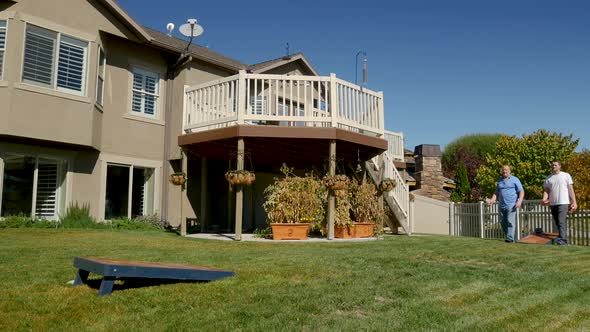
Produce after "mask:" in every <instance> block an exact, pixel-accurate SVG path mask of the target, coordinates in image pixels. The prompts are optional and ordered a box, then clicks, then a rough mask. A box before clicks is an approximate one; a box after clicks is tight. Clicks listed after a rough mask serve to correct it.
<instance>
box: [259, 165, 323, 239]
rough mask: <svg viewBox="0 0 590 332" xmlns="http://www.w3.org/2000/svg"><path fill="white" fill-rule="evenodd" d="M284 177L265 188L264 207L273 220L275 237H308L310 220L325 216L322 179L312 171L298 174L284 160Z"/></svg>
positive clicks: (317, 220) (272, 225)
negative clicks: (300, 175)
mask: <svg viewBox="0 0 590 332" xmlns="http://www.w3.org/2000/svg"><path fill="white" fill-rule="evenodd" d="M281 171H282V172H283V174H284V176H283V177H280V178H279V177H277V178H275V179H274V183H273V184H271V185H270V186H268V187H267V188H266V189H265V190H264V195H265V197H266V201H265V202H264V204H263V207H264V210H265V211H266V215H267V217H268V220H269V222H270V226H271V229H272V236H273V239H274V240H305V239H307V238H308V231H309V226H310V224H313V223H317V222H321V221H322V220H323V219H324V214H325V210H324V205H323V204H322V197H321V195H322V188H321V183H320V181H319V180H318V179H317V178H316V177H314V176H313V175H311V174H306V175H305V176H304V177H299V176H295V175H294V174H293V169H292V168H289V167H287V166H286V165H284V164H283V167H281Z"/></svg>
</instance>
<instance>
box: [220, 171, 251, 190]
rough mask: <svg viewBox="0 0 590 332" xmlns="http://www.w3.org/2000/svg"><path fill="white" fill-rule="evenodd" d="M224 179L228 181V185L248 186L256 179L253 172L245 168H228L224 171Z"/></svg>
mask: <svg viewBox="0 0 590 332" xmlns="http://www.w3.org/2000/svg"><path fill="white" fill-rule="evenodd" d="M225 179H226V180H227V182H229V184H230V186H237V185H242V186H244V185H245V186H249V185H251V184H252V183H254V181H255V180H256V175H255V174H254V172H250V171H246V170H230V171H227V172H225Z"/></svg>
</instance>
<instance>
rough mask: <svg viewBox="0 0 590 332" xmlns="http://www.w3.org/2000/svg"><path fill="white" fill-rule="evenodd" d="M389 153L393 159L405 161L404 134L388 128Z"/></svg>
mask: <svg viewBox="0 0 590 332" xmlns="http://www.w3.org/2000/svg"><path fill="white" fill-rule="evenodd" d="M384 138H385V139H386V140H387V153H388V154H389V157H390V158H391V159H393V160H397V161H404V134H403V133H395V132H393V131H389V130H386V131H385V137H384Z"/></svg>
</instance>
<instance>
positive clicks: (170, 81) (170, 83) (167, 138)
mask: <svg viewBox="0 0 590 332" xmlns="http://www.w3.org/2000/svg"><path fill="white" fill-rule="evenodd" d="M192 59H193V58H192V56H190V55H189V54H181V55H180V58H178V60H177V61H176V63H174V64H173V65H171V66H169V67H168V70H167V71H166V80H167V82H166V106H165V111H164V112H165V114H164V158H163V161H164V165H163V167H162V168H163V169H162V215H161V216H160V219H161V220H162V221H167V218H168V194H169V193H168V167H169V165H168V158H169V156H170V143H171V138H172V137H171V136H172V112H173V111H174V110H173V93H174V77H175V76H176V72H177V71H178V69H179V68H180V67H182V66H184V65H185V64H186V63H188V62H190V61H192ZM182 97H183V98H184V96H182ZM182 121H183V119H181V126H182Z"/></svg>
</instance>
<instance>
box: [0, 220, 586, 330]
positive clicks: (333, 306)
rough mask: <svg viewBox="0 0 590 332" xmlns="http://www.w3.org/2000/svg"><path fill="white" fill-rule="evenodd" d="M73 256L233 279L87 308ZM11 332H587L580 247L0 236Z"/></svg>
mask: <svg viewBox="0 0 590 332" xmlns="http://www.w3.org/2000/svg"><path fill="white" fill-rule="evenodd" d="M74 256H94V257H106V258H116V259H132V260H147V261H157V262H172V263H186V264H194V265H205V266H213V267H217V268H222V269H229V270H233V271H235V272H236V276H235V277H232V278H228V279H224V280H219V281H215V282H210V283H173V284H164V285H159V286H150V287H135V288H130V287H125V285H124V284H120V285H116V287H115V290H114V291H113V293H112V295H110V296H106V297H101V298H99V297H97V296H96V294H97V292H98V290H97V289H96V288H91V287H88V286H82V287H73V286H70V285H67V281H69V280H71V279H73V278H74V274H75V269H74V268H73V267H72V261H73V258H74ZM93 277H96V276H94V275H92V274H91V278H93ZM94 284H96V282H94ZM14 330H60V331H63V330H66V331H73V330H92V331H129V330H145V331H147V330H150V331H153V330H175V331H176V330H200V331H233V330H241V331H277V330H296V331H299V330H307V331H309V330H313V331H317V330H324V331H340V330H346V331H359V330H380V331H392V330H403V331H425V330H428V331H432V330H436V331H461V330H463V331H474V330H477V331H499V330H500V331H501V330H506V331H522V330H535V331H536V330H539V331H544V330H546V331H555V330H566V331H567V330H569V331H590V248H588V247H574V246H569V247H558V246H536V245H519V244H506V243H504V242H500V241H493V240H480V239H467V238H449V237H435V236H413V237H406V236H395V237H393V236H386V237H385V239H384V240H380V241H370V242H339V243H272V242H271V243H269V242H230V241H211V240H195V239H185V238H180V237H178V236H176V235H175V234H171V233H163V232H137V231H136V232H133V231H109V230H63V229H59V230H54V229H3V230H0V331H14Z"/></svg>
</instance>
